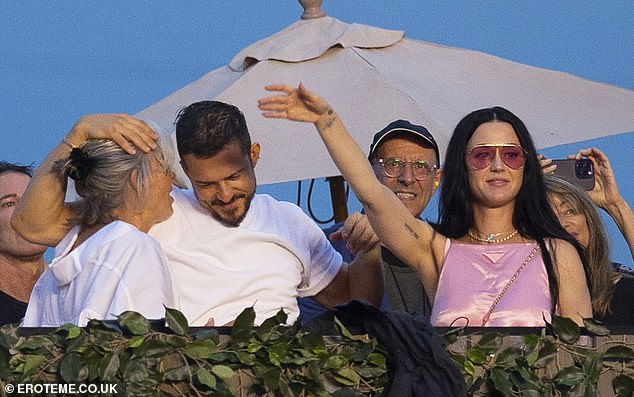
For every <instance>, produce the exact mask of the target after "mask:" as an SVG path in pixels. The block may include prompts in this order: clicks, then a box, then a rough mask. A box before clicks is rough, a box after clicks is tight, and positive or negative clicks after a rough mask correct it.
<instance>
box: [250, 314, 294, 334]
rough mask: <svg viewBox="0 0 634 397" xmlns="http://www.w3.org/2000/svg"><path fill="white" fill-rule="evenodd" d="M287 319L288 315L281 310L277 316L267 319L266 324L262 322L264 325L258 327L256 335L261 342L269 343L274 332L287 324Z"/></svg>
mask: <svg viewBox="0 0 634 397" xmlns="http://www.w3.org/2000/svg"><path fill="white" fill-rule="evenodd" d="M287 319H288V315H287V314H286V312H285V311H284V310H282V309H280V310H279V311H278V312H277V314H276V315H275V316H273V317H270V318H267V319H266V320H264V322H262V324H261V325H260V326H259V327H258V329H257V331H256V334H257V335H258V337H259V338H260V339H261V340H263V341H268V340H269V338H270V337H271V333H272V332H273V330H275V328H277V327H279V326H280V325H284V324H286V320H287Z"/></svg>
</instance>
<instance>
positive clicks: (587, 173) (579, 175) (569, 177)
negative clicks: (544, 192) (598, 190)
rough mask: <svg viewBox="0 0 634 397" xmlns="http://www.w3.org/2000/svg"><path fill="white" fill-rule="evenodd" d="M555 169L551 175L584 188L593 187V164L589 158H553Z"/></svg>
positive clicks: (589, 188)
mask: <svg viewBox="0 0 634 397" xmlns="http://www.w3.org/2000/svg"><path fill="white" fill-rule="evenodd" d="M552 164H557V169H556V170H555V171H554V172H553V175H555V176H556V177H559V178H561V179H563V180H565V181H568V182H570V183H572V184H573V185H576V186H579V187H581V188H582V189H584V190H592V189H594V166H593V164H592V161H591V160H590V159H581V160H575V159H565V160H553V162H552Z"/></svg>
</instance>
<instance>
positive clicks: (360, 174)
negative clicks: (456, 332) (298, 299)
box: [259, 85, 592, 326]
mask: <svg viewBox="0 0 634 397" xmlns="http://www.w3.org/2000/svg"><path fill="white" fill-rule="evenodd" d="M266 89H267V90H269V91H280V92H281V93H282V94H281V95H276V96H271V97H267V98H263V99H261V100H260V101H259V107H260V109H261V110H262V111H263V112H264V116H265V117H270V118H287V119H290V120H296V121H304V122H312V123H314V124H315V126H316V127H317V131H318V132H319V134H320V135H321V138H322V140H323V141H324V143H325V144H326V147H327V148H328V151H329V153H330V155H331V156H332V158H333V160H334V161H335V164H336V165H337V167H338V168H339V170H340V171H341V172H342V174H343V176H344V177H345V178H346V179H347V180H348V183H350V186H351V187H352V189H353V190H354V192H355V194H356V196H357V197H358V198H359V200H360V201H361V203H362V204H363V206H364V209H365V211H366V213H367V215H368V220H369V221H370V223H371V225H372V227H373V229H374V231H375V232H376V234H377V235H378V236H379V238H380V239H381V242H382V244H384V245H385V246H386V247H387V248H388V249H390V250H391V251H392V252H393V253H394V254H396V255H397V256H398V257H399V258H400V259H401V260H403V261H404V262H405V263H407V264H408V265H409V266H411V267H412V268H414V269H415V270H416V271H417V272H418V274H419V276H420V278H421V280H422V281H423V283H424V285H425V290H426V291H427V293H428V295H429V299H430V301H431V302H432V304H433V305H434V309H433V313H432V323H433V324H434V325H438V326H444V325H456V324H459V325H469V326H491V325H509V326H543V325H544V321H543V317H545V318H547V319H548V318H549V317H550V314H551V313H554V312H557V313H558V314H559V315H562V316H565V317H569V318H571V319H573V320H574V321H575V322H577V323H578V324H582V323H583V322H582V319H583V318H589V317H592V309H591V305H590V294H589V292H588V290H589V289H588V281H587V278H586V277H585V271H584V262H585V260H582V253H581V248H580V246H579V245H578V243H577V242H576V241H575V240H574V239H573V238H572V237H571V236H570V235H569V234H568V233H566V231H565V230H564V229H563V228H562V227H561V225H560V224H559V222H558V221H557V218H556V216H555V214H554V213H553V212H552V210H551V209H550V206H549V204H548V200H547V198H546V193H545V189H544V184H543V180H542V174H541V168H540V166H539V163H538V160H537V155H536V151H535V146H534V144H533V142H532V140H531V137H530V135H529V133H528V131H527V129H526V127H525V126H524V124H523V123H522V121H521V120H519V119H518V118H517V117H516V116H515V115H513V114H512V113H511V112H509V111H507V110H505V109H503V108H500V107H495V108H491V109H482V110H478V111H475V112H473V113H471V114H469V115H467V116H466V117H465V118H464V119H463V120H462V121H461V122H460V123H459V124H458V126H457V127H456V129H455V131H454V133H453V135H452V137H451V140H450V142H449V146H448V149H447V154H446V156H445V159H446V160H445V163H444V166H443V169H444V170H443V177H442V178H443V181H444V182H443V188H442V192H441V197H440V222H439V223H438V224H437V225H434V227H432V226H431V225H430V224H428V223H426V222H424V221H419V220H417V219H414V218H413V217H412V215H411V213H409V212H408V211H407V209H406V208H405V207H404V206H403V204H402V203H401V201H400V200H399V199H398V198H397V197H396V196H395V195H394V194H393V193H392V192H391V191H390V190H389V189H387V188H385V187H384V186H383V185H382V184H381V183H379V182H378V181H377V179H376V177H375V174H374V172H373V171H372V168H371V167H370V166H369V165H368V163H367V160H366V159H365V155H364V153H363V152H362V151H361V149H360V148H359V146H358V145H357V143H356V142H355V141H354V139H353V138H352V137H351V136H350V134H349V133H348V131H347V130H346V128H345V126H344V125H343V123H342V121H341V120H340V119H339V117H338V116H337V114H336V113H335V112H334V111H333V110H332V108H331V107H330V105H329V104H328V103H327V102H326V101H324V100H323V99H322V98H320V97H319V96H317V95H316V94H314V93H312V92H310V91H308V90H307V89H306V88H304V87H303V86H302V85H300V86H299V88H298V89H294V88H292V87H288V86H284V85H271V86H267V87H266ZM404 160H405V161H406V162H407V164H408V166H407V167H404V168H403V171H402V172H413V171H412V169H411V166H409V165H412V164H416V162H415V160H417V159H404ZM374 166H375V167H379V166H381V163H380V162H377V164H374ZM457 321H462V322H461V323H457Z"/></svg>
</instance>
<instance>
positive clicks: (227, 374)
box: [211, 365, 236, 379]
mask: <svg viewBox="0 0 634 397" xmlns="http://www.w3.org/2000/svg"><path fill="white" fill-rule="evenodd" d="M211 372H213V373H214V374H216V375H217V376H218V377H220V378H223V379H228V378H231V377H234V376H235V375H236V373H235V372H234V371H233V370H232V369H231V367H227V366H226V365H214V366H213V367H211Z"/></svg>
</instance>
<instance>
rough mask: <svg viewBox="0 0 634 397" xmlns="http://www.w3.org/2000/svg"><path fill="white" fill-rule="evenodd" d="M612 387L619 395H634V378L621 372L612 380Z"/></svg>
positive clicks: (627, 396) (625, 396) (621, 396)
mask: <svg viewBox="0 0 634 397" xmlns="http://www.w3.org/2000/svg"><path fill="white" fill-rule="evenodd" d="M612 388H613V389H614V392H615V393H616V395H617V397H631V396H632V395H634V379H632V378H631V377H630V376H627V375H625V374H620V375H618V376H617V377H615V378H614V379H613V380H612Z"/></svg>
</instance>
